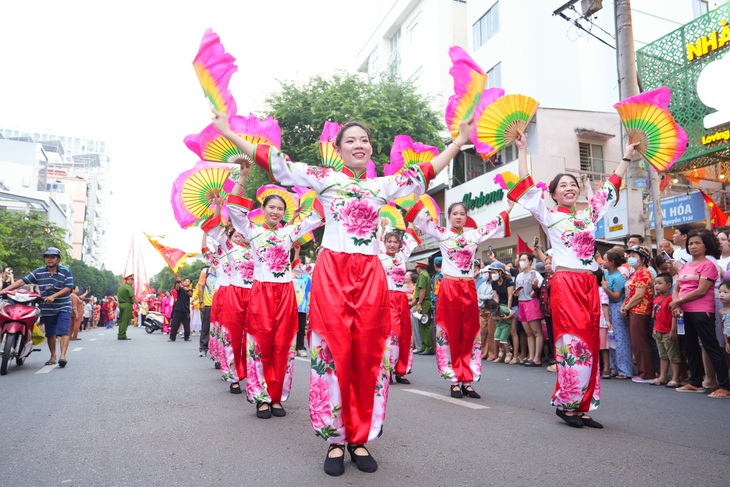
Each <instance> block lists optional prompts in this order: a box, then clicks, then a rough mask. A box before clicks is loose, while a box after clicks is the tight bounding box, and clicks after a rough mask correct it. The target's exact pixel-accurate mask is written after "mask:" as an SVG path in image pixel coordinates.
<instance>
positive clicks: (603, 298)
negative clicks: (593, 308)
mask: <svg viewBox="0 0 730 487" xmlns="http://www.w3.org/2000/svg"><path fill="white" fill-rule="evenodd" d="M594 274H595V275H596V279H597V280H598V297H599V301H600V303H601V321H600V322H599V327H600V330H599V334H600V339H601V345H600V350H601V363H602V365H603V373H602V374H601V379H610V378H611V350H610V349H609V347H608V331H609V330H613V325H612V324H611V311H610V310H609V308H608V294H607V293H606V291H605V290H604V289H603V286H602V285H601V284H602V282H603V270H602V269H598V270H597V271H596V272H594Z"/></svg>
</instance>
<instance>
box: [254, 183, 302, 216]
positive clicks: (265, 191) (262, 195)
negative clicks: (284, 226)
mask: <svg viewBox="0 0 730 487" xmlns="http://www.w3.org/2000/svg"><path fill="white" fill-rule="evenodd" d="M271 195H276V196H279V197H280V198H282V199H283V200H284V203H285V207H286V208H285V209H284V217H283V218H282V219H281V221H282V222H283V223H288V222H289V220H290V219H291V217H292V215H294V211H295V210H296V209H297V202H296V200H295V199H294V195H292V194H291V193H290V192H289V191H287V190H286V189H284V188H282V187H281V186H277V185H275V184H265V185H263V186H261V187H260V188H259V189H258V191H256V199H257V200H258V202H259V203H260V204H261V205H262V206H263V204H264V200H265V199H266V198H267V197H269V196H271Z"/></svg>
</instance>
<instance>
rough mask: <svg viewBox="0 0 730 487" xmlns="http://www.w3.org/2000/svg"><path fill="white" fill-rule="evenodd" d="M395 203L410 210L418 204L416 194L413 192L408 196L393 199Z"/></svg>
mask: <svg viewBox="0 0 730 487" xmlns="http://www.w3.org/2000/svg"><path fill="white" fill-rule="evenodd" d="M393 203H395V204H396V205H397V206H398V207H399V208H402V209H404V210H406V211H408V210H410V209H411V208H413V205H415V204H416V195H415V194H413V193H411V194H409V195H408V196H404V197H402V198H396V199H394V200H393Z"/></svg>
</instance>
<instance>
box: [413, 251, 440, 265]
mask: <svg viewBox="0 0 730 487" xmlns="http://www.w3.org/2000/svg"><path fill="white" fill-rule="evenodd" d="M436 252H438V253H441V251H440V250H439V249H430V250H426V251H424V252H418V253H415V254H411V256H410V257H409V258H408V260H407V262H416V261H418V260H423V259H428V258H429V257H431V256H432V255H433V254H435V253H436Z"/></svg>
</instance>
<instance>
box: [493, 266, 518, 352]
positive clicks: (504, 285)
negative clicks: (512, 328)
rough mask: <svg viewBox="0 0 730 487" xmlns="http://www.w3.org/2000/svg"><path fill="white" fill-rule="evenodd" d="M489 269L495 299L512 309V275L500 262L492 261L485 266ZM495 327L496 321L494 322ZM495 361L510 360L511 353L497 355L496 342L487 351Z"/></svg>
mask: <svg viewBox="0 0 730 487" xmlns="http://www.w3.org/2000/svg"><path fill="white" fill-rule="evenodd" d="M487 269H488V270H489V277H490V282H491V284H492V290H493V291H494V297H495V300H496V301H498V302H499V304H500V305H502V306H507V307H508V308H510V309H512V300H513V298H514V281H513V280H512V276H510V275H509V274H508V273H507V269H506V267H505V265H504V264H503V263H502V262H499V261H494V262H492V263H491V264H489V265H488V266H487ZM516 315H517V312H516V311H515V313H511V315H510V321H512V318H513V316H516ZM495 327H496V323H495ZM489 352H490V353H491V354H492V356H493V357H496V358H495V361H497V362H506V363H508V362H510V360H512V355H511V354H510V353H509V351H508V352H507V353H506V354H505V355H497V349H496V344H492V350H490V351H489Z"/></svg>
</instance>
